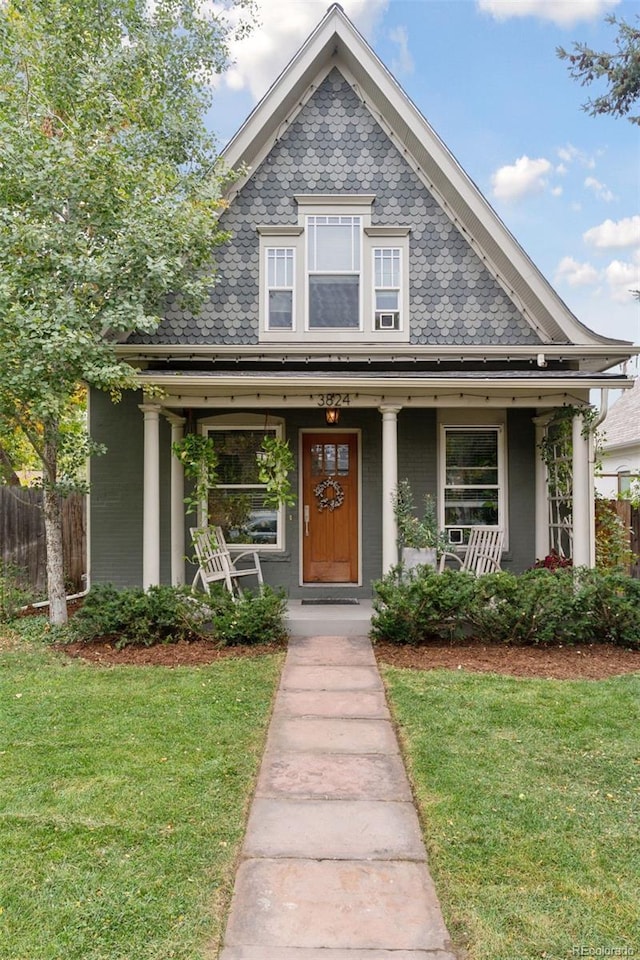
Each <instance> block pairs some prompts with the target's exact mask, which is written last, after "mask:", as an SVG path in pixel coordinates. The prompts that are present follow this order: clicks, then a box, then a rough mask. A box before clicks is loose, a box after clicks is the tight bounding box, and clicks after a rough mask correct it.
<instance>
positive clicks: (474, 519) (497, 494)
mask: <svg viewBox="0 0 640 960" xmlns="http://www.w3.org/2000/svg"><path fill="white" fill-rule="evenodd" d="M503 473H504V451H503V437H502V428H501V427H493V426H478V427H457V426H456V427H450V426H445V427H443V429H442V436H441V474H440V476H441V491H440V502H441V504H442V508H441V510H442V520H443V527H444V529H445V531H447V534H448V537H449V540H450V542H451V543H455V544H461V545H463V544H465V543H467V542H468V540H469V534H470V532H471V528H472V527H474V526H478V525H481V526H489V527H503V528H504V526H505V518H504V499H505V498H504V479H503Z"/></svg>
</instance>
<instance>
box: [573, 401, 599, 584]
mask: <svg viewBox="0 0 640 960" xmlns="http://www.w3.org/2000/svg"><path fill="white" fill-rule="evenodd" d="M583 426H584V420H583V417H582V415H581V414H578V415H577V416H575V417H574V418H573V462H572V468H573V563H574V566H576V567H590V566H592V565H593V561H592V542H593V540H594V533H593V530H594V521H593V502H592V499H591V490H592V484H591V481H590V478H589V472H590V464H589V436H588V435H587V436H586V437H585V436H583Z"/></svg>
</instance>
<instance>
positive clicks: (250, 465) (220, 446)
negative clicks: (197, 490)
mask: <svg viewBox="0 0 640 960" xmlns="http://www.w3.org/2000/svg"><path fill="white" fill-rule="evenodd" d="M216 419H218V418H216ZM232 419H233V420H236V418H235V417H234V418H232ZM251 419H253V418H251ZM261 419H262V424H263V425H262V426H260V427H257V426H255V425H253V424H251V423H245V424H242V423H237V422H235V423H232V424H231V423H227V424H225V423H224V422H220V423H215V424H207V425H206V426H205V429H206V431H207V432H208V434H209V436H210V437H211V438H212V439H213V442H214V446H215V450H216V453H217V454H218V483H217V484H216V486H215V487H213V488H211V489H210V490H209V496H208V502H207V517H206V518H205V522H206V523H207V524H209V525H210V526H214V527H216V526H220V527H222V529H223V531H224V535H225V539H226V540H227V543H229V544H233V545H234V546H238V547H241V546H242V547H244V546H246V547H249V546H257V547H260V548H264V549H266V550H277V549H281V548H282V546H283V526H284V511H283V509H282V508H280V509H276V508H274V507H271V506H267V505H266V504H265V502H264V501H265V496H266V487H265V484H264V483H261V482H260V480H259V477H258V456H259V454H260V450H261V446H262V441H263V439H264V437H265V436H280V435H281V431H282V428H281V427H280V426H278V425H275V426H271V425H268V426H264V418H261Z"/></svg>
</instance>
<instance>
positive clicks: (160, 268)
mask: <svg viewBox="0 0 640 960" xmlns="http://www.w3.org/2000/svg"><path fill="white" fill-rule="evenodd" d="M242 7H244V8H247V7H248V0H227V2H226V4H220V3H219V4H217V5H216V6H215V7H212V5H211V4H206V3H204V2H203V0H153V2H148V0H0V143H1V144H2V147H1V150H0V418H1V419H2V421H3V422H4V424H5V427H6V426H7V425H8V426H9V427H12V426H19V427H20V428H21V430H22V432H23V435H24V436H25V437H27V438H28V440H29V442H30V443H31V445H32V447H33V449H34V451H35V452H36V454H37V456H38V459H39V461H40V463H41V467H42V473H43V488H44V517H45V528H46V539H47V558H48V559H47V565H48V571H47V574H48V592H49V601H50V616H51V620H52V622H53V623H63V622H64V621H65V620H66V606H65V600H64V582H63V572H62V545H61V523H60V496H61V494H62V493H64V492H65V491H66V489H67V488H68V481H69V480H70V478H71V477H72V476H73V472H74V469H73V466H71V467H67V466H65V465H64V458H65V456H66V455H67V454H68V453H70V452H72V453H74V455H75V456H76V459H77V454H78V451H79V450H80V451H81V452H82V453H84V452H91V443H90V441H89V440H88V438H85V440H84V449H83V448H82V445H80V447H78V444H77V443H76V444H75V445H74V446H73V450H71V451H70V448H69V443H68V430H67V432H66V434H65V428H64V424H65V418H66V416H67V414H68V409H69V406H68V405H69V400H70V398H71V397H72V396H73V395H74V392H75V391H76V389H77V385H78V383H79V382H84V383H87V384H90V385H91V386H93V387H95V388H99V389H102V390H106V391H109V392H110V393H111V395H112V396H113V397H114V398H116V399H117V398H118V397H119V396H120V394H121V391H122V390H124V389H126V388H129V387H132V386H133V385H134V373H133V371H132V369H131V368H130V367H128V366H127V365H126V364H124V363H122V362H120V361H119V360H118V359H117V357H116V353H115V345H116V343H117V341H118V338H121V337H122V336H123V335H125V334H126V333H128V332H130V331H132V330H146V331H149V330H153V329H154V328H155V326H156V324H157V322H158V319H159V313H160V310H161V304H162V302H163V298H164V297H165V296H166V295H167V294H168V293H169V292H179V293H180V295H181V296H182V298H183V300H184V302H185V303H186V305H188V306H191V307H194V308H195V307H196V306H197V304H198V303H199V302H200V299H201V298H202V297H203V296H204V295H205V292H206V289H207V287H208V285H209V284H210V283H211V282H212V279H213V267H212V254H213V251H214V249H215V247H216V245H218V244H220V243H221V242H223V241H224V239H225V235H224V234H223V233H222V232H221V230H220V228H219V226H218V222H217V220H218V216H219V213H220V210H221V208H222V207H223V205H224V204H223V201H222V200H221V199H220V197H221V187H222V183H223V181H224V177H225V174H224V173H223V171H222V170H221V169H220V168H219V166H218V164H217V162H216V153H215V144H214V143H213V141H212V140H211V138H210V137H209V136H208V135H207V133H206V130H205V128H204V125H203V116H204V112H205V110H206V109H207V107H208V105H209V96H208V93H209V89H210V88H209V87H208V86H207V82H208V81H209V80H210V79H211V77H212V75H214V74H216V73H219V72H220V71H221V70H223V69H224V67H225V65H226V63H227V58H228V47H227V43H228V39H229V38H230V36H231V32H230V31H231V27H230V25H229V24H230V19H229V17H230V16H232V15H233V16H234V17H235V19H236V20H238V19H239V18H240V16H242V15H243V14H244V13H246V12H247V11H246V10H245V11H241V10H240V11H239V10H238V9H235V8H242ZM231 8H234V9H231ZM212 9H214V10H216V11H218V12H217V13H216V14H215V15H214V14H213V13H211V10H212ZM234 29H235V28H234ZM238 29H241V30H242V29H244V27H243V26H242V25H241V26H240V28H238ZM65 436H66V439H65ZM72 459H73V458H72Z"/></svg>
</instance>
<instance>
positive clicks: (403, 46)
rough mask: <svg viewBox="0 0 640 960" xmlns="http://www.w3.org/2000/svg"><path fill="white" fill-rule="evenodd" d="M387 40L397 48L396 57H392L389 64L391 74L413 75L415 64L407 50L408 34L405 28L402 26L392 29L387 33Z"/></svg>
mask: <svg viewBox="0 0 640 960" xmlns="http://www.w3.org/2000/svg"><path fill="white" fill-rule="evenodd" d="M389 39H390V40H392V41H393V43H395V44H396V45H397V47H398V55H397V56H396V57H394V59H393V61H392V63H391V70H392V72H393V73H404V74H407V73H413V70H414V67H415V64H414V62H413V57H412V56H411V51H410V50H409V34H408V33H407V28H406V27H403V26H399V27H394V28H393V30H390V31H389Z"/></svg>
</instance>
